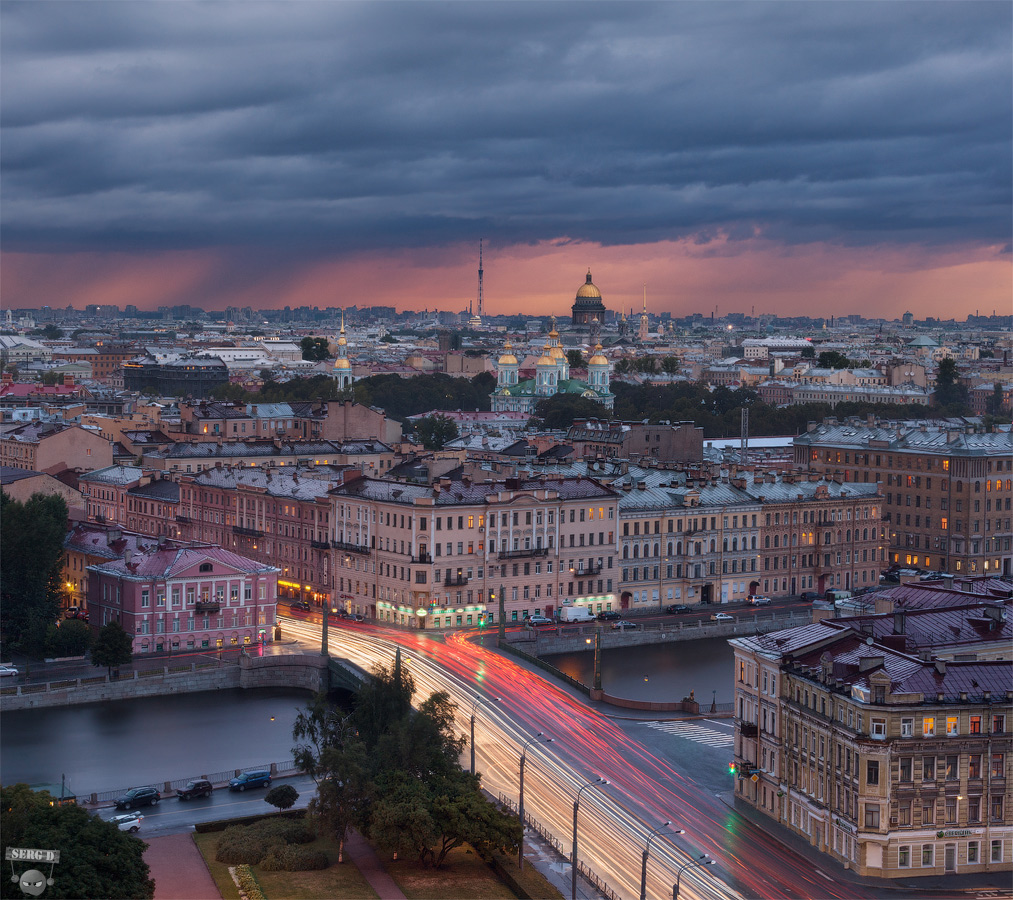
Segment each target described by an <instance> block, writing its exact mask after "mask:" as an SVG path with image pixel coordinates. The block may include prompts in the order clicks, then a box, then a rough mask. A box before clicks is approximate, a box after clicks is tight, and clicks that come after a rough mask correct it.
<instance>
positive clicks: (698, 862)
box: [672, 853, 717, 900]
mask: <svg viewBox="0 0 1013 900" xmlns="http://www.w3.org/2000/svg"><path fill="white" fill-rule="evenodd" d="M716 862H717V860H716V859H711V858H710V857H709V856H708V855H707V854H706V853H704V854H703V855H702V856H700V857H699V858H698V859H691V860H690V861H689V862H688V863H686V864H685V865H683V866H680V867H679V871H678V872H676V873H675V884H673V885H672V900H679V882H680V881H681V880H682V873H683V872H685V871H686V869H698V868H700V867H701V866H713V865H714V863H716Z"/></svg>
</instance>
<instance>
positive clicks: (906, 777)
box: [899, 756, 914, 781]
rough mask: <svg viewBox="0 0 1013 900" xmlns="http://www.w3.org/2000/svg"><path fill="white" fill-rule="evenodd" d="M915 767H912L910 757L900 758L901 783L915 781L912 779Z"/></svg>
mask: <svg viewBox="0 0 1013 900" xmlns="http://www.w3.org/2000/svg"><path fill="white" fill-rule="evenodd" d="M912 771H913V767H912V765H911V757H910V756H902V757H901V758H900V777H899V780H900V781H913V780H914V779H913V778H912Z"/></svg>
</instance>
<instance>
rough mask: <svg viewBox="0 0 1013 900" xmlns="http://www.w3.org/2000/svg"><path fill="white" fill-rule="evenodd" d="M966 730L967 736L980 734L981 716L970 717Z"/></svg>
mask: <svg viewBox="0 0 1013 900" xmlns="http://www.w3.org/2000/svg"><path fill="white" fill-rule="evenodd" d="M967 730H968V733H969V734H981V716H971V718H970V720H969V723H968V729H967Z"/></svg>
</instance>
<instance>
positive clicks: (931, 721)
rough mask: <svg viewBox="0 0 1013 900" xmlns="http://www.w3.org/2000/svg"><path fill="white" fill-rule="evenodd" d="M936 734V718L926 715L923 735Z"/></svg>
mask: <svg viewBox="0 0 1013 900" xmlns="http://www.w3.org/2000/svg"><path fill="white" fill-rule="evenodd" d="M935 736H936V720H935V718H934V717H932V718H930V717H928V716H926V717H925V718H924V719H922V737H935Z"/></svg>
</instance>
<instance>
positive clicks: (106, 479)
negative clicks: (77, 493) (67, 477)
mask: <svg viewBox="0 0 1013 900" xmlns="http://www.w3.org/2000/svg"><path fill="white" fill-rule="evenodd" d="M143 475H144V469H142V468H140V467H139V466H106V467H105V468H103V469H95V470H94V471H93V472H85V473H84V474H83V475H82V476H81V477H80V480H81V481H87V482H89V483H95V484H119V485H125V484H132V483H133V482H135V481H139V480H140V479H141V477H142V476H143Z"/></svg>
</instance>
